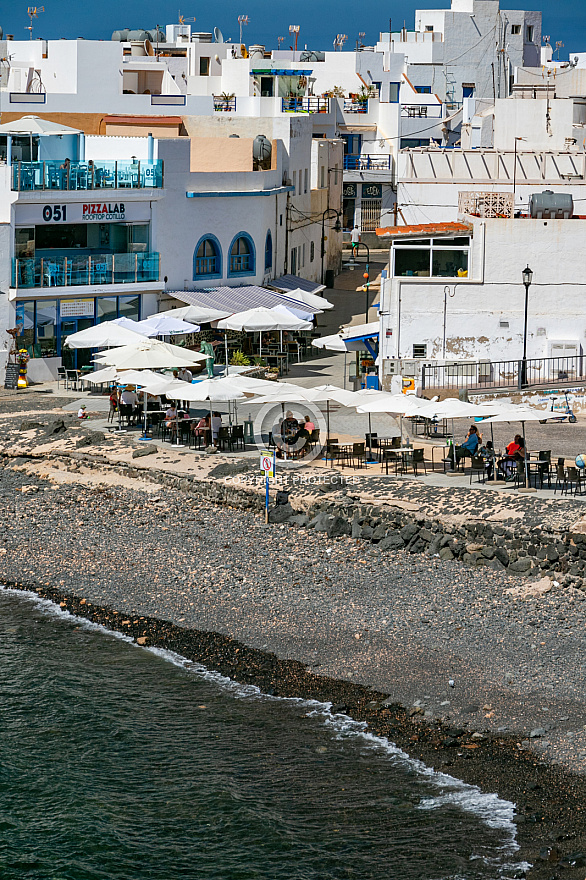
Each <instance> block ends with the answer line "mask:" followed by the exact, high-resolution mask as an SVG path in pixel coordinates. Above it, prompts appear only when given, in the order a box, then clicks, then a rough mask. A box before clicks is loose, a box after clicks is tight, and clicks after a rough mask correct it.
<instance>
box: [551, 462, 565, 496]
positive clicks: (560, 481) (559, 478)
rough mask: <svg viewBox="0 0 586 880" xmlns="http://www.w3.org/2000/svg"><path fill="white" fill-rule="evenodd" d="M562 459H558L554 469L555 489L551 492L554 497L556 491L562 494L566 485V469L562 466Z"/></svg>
mask: <svg viewBox="0 0 586 880" xmlns="http://www.w3.org/2000/svg"><path fill="white" fill-rule="evenodd" d="M564 460H565V459H563V458H558V463H557V465H556V469H555V487H554V490H553V494H554V495H556V494H557V491H558V489H559V490H560V492H561V493H562V495H563V494H564V487H565V485H566V468H565V466H564Z"/></svg>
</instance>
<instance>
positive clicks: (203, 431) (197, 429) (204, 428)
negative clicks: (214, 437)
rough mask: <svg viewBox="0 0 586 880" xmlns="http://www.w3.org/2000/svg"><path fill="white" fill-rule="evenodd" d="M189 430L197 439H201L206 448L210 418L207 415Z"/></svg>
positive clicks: (208, 440)
mask: <svg viewBox="0 0 586 880" xmlns="http://www.w3.org/2000/svg"><path fill="white" fill-rule="evenodd" d="M191 430H192V431H193V433H194V434H195V435H196V436H197V437H203V442H204V443H205V445H206V446H209V444H210V439H211V436H210V416H209V413H208V414H207V415H205V416H204V417H203V418H201V419H200V420H199V422H198V423H197V425H195V424H194V425H192V427H191Z"/></svg>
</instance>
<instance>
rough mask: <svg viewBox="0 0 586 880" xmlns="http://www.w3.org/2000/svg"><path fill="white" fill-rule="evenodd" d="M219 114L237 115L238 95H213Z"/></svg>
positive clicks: (215, 107) (215, 108)
mask: <svg viewBox="0 0 586 880" xmlns="http://www.w3.org/2000/svg"><path fill="white" fill-rule="evenodd" d="M212 97H213V99H214V110H215V111H216V112H217V113H236V95H213V96H212Z"/></svg>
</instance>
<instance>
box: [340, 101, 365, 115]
mask: <svg viewBox="0 0 586 880" xmlns="http://www.w3.org/2000/svg"><path fill="white" fill-rule="evenodd" d="M344 113H368V98H364V99H358V100H354V99H353V98H344Z"/></svg>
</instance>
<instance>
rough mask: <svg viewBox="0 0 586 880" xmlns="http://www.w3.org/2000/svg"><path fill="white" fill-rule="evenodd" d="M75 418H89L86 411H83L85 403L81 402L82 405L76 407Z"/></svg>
mask: <svg viewBox="0 0 586 880" xmlns="http://www.w3.org/2000/svg"><path fill="white" fill-rule="evenodd" d="M77 418H78V419H89V416H88V414H87V412H86V411H85V403H82V405H81V406H80V408H79V409H78V411H77Z"/></svg>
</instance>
